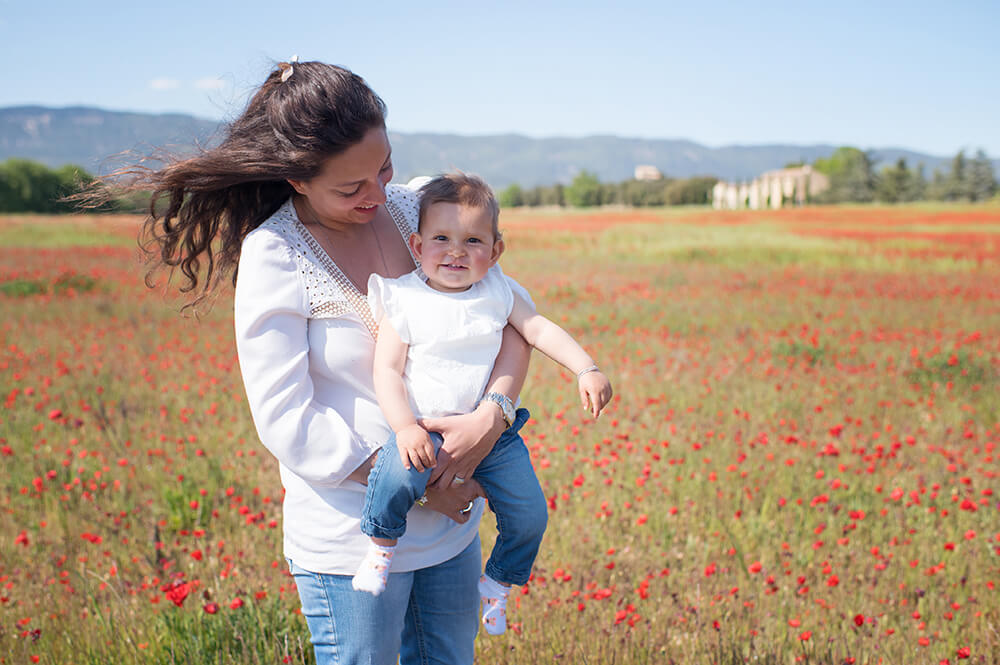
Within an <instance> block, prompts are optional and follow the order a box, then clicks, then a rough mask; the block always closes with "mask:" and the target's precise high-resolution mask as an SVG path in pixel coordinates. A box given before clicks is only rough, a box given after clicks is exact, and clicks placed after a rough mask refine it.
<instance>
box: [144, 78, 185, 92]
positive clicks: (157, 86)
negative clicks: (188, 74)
mask: <svg viewBox="0 0 1000 665" xmlns="http://www.w3.org/2000/svg"><path fill="white" fill-rule="evenodd" d="M180 85H181V82H180V81H178V80H177V79H168V78H156V79H153V80H151V81H150V82H149V87H150V88H152V89H153V90H176V89H177V88H179V87H180Z"/></svg>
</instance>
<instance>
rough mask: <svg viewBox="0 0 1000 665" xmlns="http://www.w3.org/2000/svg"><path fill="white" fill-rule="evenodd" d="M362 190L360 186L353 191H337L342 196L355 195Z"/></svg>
mask: <svg viewBox="0 0 1000 665" xmlns="http://www.w3.org/2000/svg"><path fill="white" fill-rule="evenodd" d="M360 191H361V187H358V188H357V189H355V190H354V191H353V192H337V193H338V194H340V195H341V196H354V195H355V194H357V193H358V192H360Z"/></svg>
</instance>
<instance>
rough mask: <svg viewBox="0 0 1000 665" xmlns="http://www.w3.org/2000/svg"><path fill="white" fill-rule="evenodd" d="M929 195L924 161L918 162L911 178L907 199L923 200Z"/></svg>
mask: <svg viewBox="0 0 1000 665" xmlns="http://www.w3.org/2000/svg"><path fill="white" fill-rule="evenodd" d="M926 197H927V178H926V177H925V176H924V164H923V162H921V163H919V164H917V168H916V169H914V171H913V177H911V178H910V182H909V189H908V190H907V192H906V198H905V199H904V200H906V201H922V200H924V199H925V198H926Z"/></svg>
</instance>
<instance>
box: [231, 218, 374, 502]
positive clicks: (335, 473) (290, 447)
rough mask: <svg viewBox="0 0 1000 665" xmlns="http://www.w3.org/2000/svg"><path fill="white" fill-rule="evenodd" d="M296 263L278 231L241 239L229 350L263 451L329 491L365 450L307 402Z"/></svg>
mask: <svg viewBox="0 0 1000 665" xmlns="http://www.w3.org/2000/svg"><path fill="white" fill-rule="evenodd" d="M304 292H305V287H304V285H303V284H302V282H301V276H300V275H299V269H298V265H297V264H296V262H295V259H294V258H293V256H292V253H291V251H290V249H289V247H288V244H287V242H286V241H285V240H284V239H283V238H281V237H280V236H279V235H278V234H276V233H273V232H270V231H268V230H263V229H262V230H258V231H257V232H254V233H251V234H250V235H249V236H247V238H246V240H245V241H244V243H243V249H242V252H241V256H240V267H239V279H238V281H237V283H236V294H235V300H234V307H235V317H234V318H235V328H236V350H237V355H238V357H239V362H240V370H241V371H242V374H243V383H244V385H245V387H246V393H247V402H248V404H249V406H250V413H251V415H252V416H253V420H254V425H255V426H256V428H257V433H258V435H259V436H260V440H261V442H262V443H263V444H264V446H265V447H266V448H267V449H268V450H269V451H270V452H271V453H272V454H273V455H274V456H275V457H276V458H277V459H278V461H279V462H281V464H283V465H284V466H285V467H287V468H288V469H290V470H291V471H292V472H293V473H295V474H296V475H298V476H299V477H301V478H303V479H304V480H306V481H307V482H309V483H311V484H313V485H317V486H324V487H335V486H337V485H339V484H340V483H342V482H343V481H344V480H345V479H347V478H349V477H352V474H353V473H354V472H355V471H356V470H358V469H359V467H363V466H364V465H365V463H366V461H367V460H368V458H369V456H370V455H371V451H372V446H371V445H370V444H368V443H367V442H365V441H363V440H362V439H361V438H360V437H359V436H358V435H357V434H356V433H355V432H354V430H353V429H352V428H351V427H349V426H348V425H347V423H346V422H345V421H344V419H343V418H342V417H341V416H340V414H339V413H337V412H336V411H334V410H333V409H331V408H329V407H326V406H324V405H322V404H318V403H317V402H316V401H315V400H314V399H313V382H312V377H311V376H310V374H309V339H308V318H307V316H308V311H307V307H308V303H307V302H305V298H304V297H303V293H304Z"/></svg>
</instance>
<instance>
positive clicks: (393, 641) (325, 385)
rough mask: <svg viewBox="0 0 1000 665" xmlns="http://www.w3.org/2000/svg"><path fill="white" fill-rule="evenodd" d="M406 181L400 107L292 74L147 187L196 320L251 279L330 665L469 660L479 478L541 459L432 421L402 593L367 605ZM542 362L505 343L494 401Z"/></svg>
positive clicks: (499, 416)
mask: <svg viewBox="0 0 1000 665" xmlns="http://www.w3.org/2000/svg"><path fill="white" fill-rule="evenodd" d="M392 175H393V171H392V160H391V149H390V145H389V140H388V137H387V134H386V129H385V106H384V104H383V102H382V100H381V99H379V97H378V96H377V95H375V93H374V92H373V91H372V90H371V89H370V88H368V86H367V85H366V84H365V82H364V81H363V80H362V79H361V78H360V77H358V76H356V75H354V74H352V73H351V72H349V71H347V70H344V69H342V68H339V67H335V66H332V65H327V64H323V63H318V62H304V63H295V62H293V63H282V64H281V65H279V67H278V68H277V69H276V70H275V71H273V72H272V73H271V74H270V75H269V76H268V78H267V80H266V81H265V82H264V84H263V85H262V86H261V88H260V90H258V91H257V93H256V94H255V95H254V96H253V98H252V99H251V100H250V103H249V105H248V106H247V108H246V110H245V111H244V113H243V114H242V115H241V116H240V117H239V118H237V119H236V120H235V122H233V124H232V125H231V127H230V128H229V131H228V133H227V135H226V137H225V139H224V140H223V142H222V143H221V145H219V146H218V147H217V148H214V149H212V150H209V151H207V152H204V153H202V154H200V155H198V156H196V157H194V158H191V159H187V160H183V161H178V162H174V163H171V164H168V165H167V166H165V167H164V168H163V169H161V170H159V171H154V172H148V173H145V174H144V175H143V176H142V179H143V180H144V182H145V183H146V186H147V187H148V186H150V185H151V186H152V188H153V189H154V191H155V195H154V205H153V207H152V210H151V212H152V215H151V218H150V220H149V221H148V222H147V225H146V232H147V237H148V238H149V239H151V240H152V242H153V243H154V247H155V248H156V252H157V254H158V257H159V260H160V262H161V263H163V264H166V265H168V266H170V267H172V268H174V267H176V268H179V269H180V271H181V273H182V274H183V275H184V276H185V278H186V283H185V285H184V287H183V288H184V289H185V290H188V291H194V292H196V293H198V297H197V298H195V300H194V302H195V303H196V302H198V301H199V300H201V299H202V298H204V297H205V296H207V295H208V294H209V293H210V291H211V289H212V288H213V287H214V286H215V285H216V284H217V283H218V281H219V280H220V279H221V278H222V277H224V276H225V275H228V274H230V273H232V274H233V278H234V280H235V281H236V295H235V322H236V342H237V351H238V355H239V360H240V367H241V370H242V372H243V379H244V384H245V386H246V391H247V397H248V402H249V405H250V410H251V413H252V415H253V419H254V423H255V425H256V427H257V430H258V433H259V435H260V438H261V441H262V442H263V444H264V445H265V446H266V447H267V448H268V449H269V450H270V451H271V452H272V453H273V454H274V455H275V457H277V459H278V461H279V463H280V472H281V480H282V484H283V485H284V487H285V492H286V493H285V499H284V509H283V510H284V550H285V556H286V558H287V559H288V563H289V566H290V570H291V572H292V574H293V575H294V576H295V580H296V583H297V585H298V588H299V594H300V599H301V601H302V611H303V614H304V615H305V617H306V620H307V622H308V624H309V630H310V632H311V634H312V642H313V644H314V648H315V651H316V659H317V661H318V662H319V663H328V662H334V661H336V662H337V663H360V662H365V663H368V662H373V663H395V662H396V659H397V656H398V657H400V661H401V662H402V663H403V664H408V663H418V662H419V663H448V664H449V665H451V664H456V663H471V662H472V660H473V640H474V638H475V635H476V632H477V629H478V625H479V623H478V619H477V611H478V603H479V594H478V591H477V589H476V584H477V580H478V577H479V573H480V566H481V555H480V546H479V539H478V524H479V519H480V517H481V514H482V509H483V507H482V504H483V502H482V501H481V500H476V499H477V497H480V496H482V488H481V487H479V486H478V484H477V483H475V481H473V480H472V478H471V476H472V471H473V469H475V467H476V466H477V465H478V463H479V461H480V460H482V459H483V458H484V457H485V455H486V454H487V453H488V452H489V451H490V449H491V448H492V447H493V445H494V444H495V443H496V442H497V440H498V438H500V437H501V436H502V437H507V438H516V439H517V441H516V443H517V444H518V445H517V446H515V447H514V448H513V449H516V450H518V451H519V454H525V455H526V454H527V451H526V450H525V449H524V446H523V443H521V442H520V441H519V438H520V437H519V436H518V434H517V432H516V430H515V429H514V428H512V429H511V430H507V431H505V427H506V425H505V421H504V417H503V416H504V414H503V413H502V412H501V410H500V409H499V408H498V407H497V406H496V405H495V404H494V403H492V402H483V403H481V404H480V405H479V407H478V408H477V409H476V410H475V411H474V412H473V413H471V414H466V415H462V416H454V417H450V418H440V419H434V420H430V421H428V422H426V423H425V424H426V426H427V427H428V429H431V430H435V431H439V432H441V434H442V435H443V436H444V445H443V447H442V454H441V456H440V457H439V463H438V467H437V469H436V470H435V478H434V480H435V481H436V482H435V484H434V485H433V486H432V487H431V488H429V490H428V492H427V496H426V504H425V505H424V507H422V508H415V509H414V510H413V511H412V513H411V515H410V519H409V525H410V526H409V530H408V531H407V534H406V536H405V538H403V539H401V541H400V545H399V549H398V550H397V554H396V557H395V559H394V561H393V570H394V573H393V576H392V578H391V580H390V583H389V586H388V588H387V590H386V592H385V593H383V594H382V595H380V596H378V597H375V596H372V595H371V594H367V593H361V592H356V591H354V590H353V589H352V588H351V575H353V573H354V572H355V570H356V569H357V566H358V563H359V562H360V560H361V558H362V556H363V554H364V551H365V549H366V544H367V540H366V538H365V536H364V535H363V534H362V533H361V529H360V528H359V519H360V515H361V508H362V502H363V499H364V489H365V488H364V483H365V482H366V479H367V476H368V471H369V469H370V467H371V463H372V460H373V459H374V457H375V454H376V451H377V450H378V448H379V446H381V445H382V444H383V443H384V442H385V441H386V440H387V439H388V437H389V435H390V433H391V431H390V429H389V427H388V425H387V424H386V422H385V419H384V417H383V416H382V413H381V411H380V410H379V407H378V404H377V402H376V400H375V393H374V388H373V383H372V358H373V353H374V345H375V333H376V330H375V323H374V321H373V320H372V317H371V313H370V312H369V310H368V306H367V304H366V302H365V295H364V293H365V288H366V285H367V282H368V277H369V275H371V274H372V273H378V274H380V275H383V276H385V277H397V276H399V275H402V274H404V273H406V272H409V271H411V270H413V269H414V267H415V266H414V260H413V257H412V256H411V255H410V253H409V250H408V248H407V245H406V243H405V239H406V238H407V237H408V236H409V234H410V232H411V231H412V230H413V229H414V228H415V225H416V215H417V208H416V206H417V199H416V196H415V194H414V192H413V191H412V190H410V189H408V188H406V187H402V186H393V185H388V183H389V181H390V180H391V178H392ZM158 198H159V199H166V201H167V206H166V209H165V210H164V211H162V212H158V211H157V210H156V201H157V199H158ZM237 264H238V279H237V277H236V273H237V271H236V268H237ZM199 285H200V287H199ZM528 353H529V350H528V347H527V345H526V344H525V343H524V341H523V340H522V339H521V338H520V337H519V336H517V333H516V332H505V335H504V344H503V348H502V350H501V353H500V356H499V357H498V359H497V363H496V367H495V369H494V373H493V376H492V377H491V379H490V381H491V383H490V387H489V390H490V391H493V392H499V393H502V394H504V395H507V396H509V397H511V398H512V399H516V395H517V393H518V392H519V391H520V388H521V384H522V382H523V380H524V376H525V373H526V371H527V363H528ZM520 451H523V453H522V452H520ZM466 477H468V478H469V480H468V481H467V482H465V481H464V478H466ZM456 478H457V479H458V481H457V482H453V480H454V479H456ZM395 571H400V572H399V574H396V573H395Z"/></svg>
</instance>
